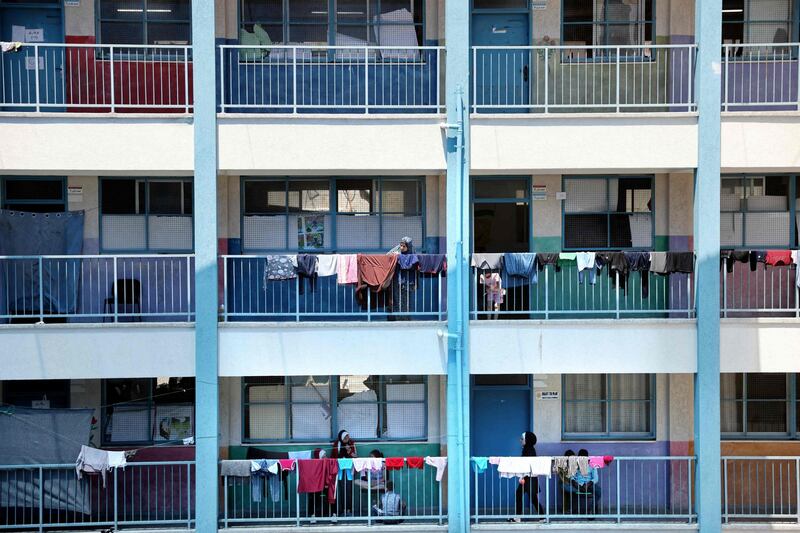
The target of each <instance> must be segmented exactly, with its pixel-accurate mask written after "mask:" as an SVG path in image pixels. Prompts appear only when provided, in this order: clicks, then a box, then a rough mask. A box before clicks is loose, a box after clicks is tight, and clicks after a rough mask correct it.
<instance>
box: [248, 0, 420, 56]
mask: <svg viewBox="0 0 800 533" xmlns="http://www.w3.org/2000/svg"><path fill="white" fill-rule="evenodd" d="M326 1H327V6H328V7H327V10H328V16H327V20H326V21H325V27H326V30H327V44H326V45H327V46H336V33H337V29H338V26H339V25H342V26H344V27H359V26H360V27H366V28H367V39H366V40H367V43H368V45H367V46H380V45H378V44H377V43H376V44H372V43H371V40H370V35H371V34H374V31H375V30H374V28H376V27H380V26H381V25H386V26H407V24H400V23H385V24H381V23H375V22H372V21H371V18H372V16H373V15H370V13H369V4H370V2H375V3H376V6H377V7H376V9H377V10H378V11H377V12H378V13H381V2H382V0H364V2H365V3H366V4H367V18H366V21H365V22H352V23H347V22H346V23H341V22H339V21H338V20H337V14H338V13H337V10H336V0H326ZM408 2H409V3H410V6H411V16H412V19H413V17H414V16H415V15H416V10H415V8H414V2H415V0H408ZM420 2H421V4H422V5H421V13H420V21H419V22H416V21H415V22H414V23H413V24H412V26H413V27H414V31H415V32H417V31H418V30H417V28H420V30H419V33H418V35H419V39H418V40H419V44H418V46H425V42H426V41H425V22H426V21H425V2H426V0H420ZM290 3H291V0H281V13H282V20H280V21H278V20H246V19H245V17H244V0H237V9H236V17H237V25H236V28H237V39H238V38H239V32H241V30H242V28H244V26H245V25H254V24H261V25H262V27H263V26H265V25H266V26H278V25H280V26H281V32H282V37H283V38H282V39H281V42H282V43H283V44H284V45H285V44H287V43H288V42H291V39H290V36H291V26H292V25H297V26H318V25H320V24H321V23H317V22H307V21H301V22H292V20H291V17H290V15H289V13H290V12H289V4H290ZM370 32H372V33H370ZM376 41H377V39H376ZM297 45H298V46H312V45H310V44H308V43H297ZM315 60H317V61H319V60H333V55H332V54H325V53H320V54H317V55H315ZM351 62H352V61H351Z"/></svg>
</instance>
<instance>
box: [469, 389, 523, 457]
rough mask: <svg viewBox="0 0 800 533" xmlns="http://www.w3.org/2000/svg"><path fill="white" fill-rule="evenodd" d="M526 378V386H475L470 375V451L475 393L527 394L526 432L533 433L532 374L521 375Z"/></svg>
mask: <svg viewBox="0 0 800 533" xmlns="http://www.w3.org/2000/svg"><path fill="white" fill-rule="evenodd" d="M523 375H524V376H525V377H526V378H527V385H476V384H475V374H471V375H470V377H469V405H470V410H469V423H470V439H469V440H470V442H469V445H470V450H472V439H473V438H474V436H473V432H472V425H473V424H474V423H475V419H474V413H475V410H474V409H473V408H472V406H473V405H475V392H476V391H490V390H499V391H524V392H527V393H528V401H529V403H528V405H529V406H530V412H529V415H530V416H529V420H528V428H529V429H527V430H526V431H533V422H534V419H535V415H534V412H533V411H534V404H533V400H534V397H533V374H523Z"/></svg>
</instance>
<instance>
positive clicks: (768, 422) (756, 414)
mask: <svg viewBox="0 0 800 533" xmlns="http://www.w3.org/2000/svg"><path fill="white" fill-rule="evenodd" d="M747 431H748V432H752V433H785V432H786V402H785V401H784V402H763V401H755V402H753V401H750V402H747Z"/></svg>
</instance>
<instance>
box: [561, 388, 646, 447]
mask: <svg viewBox="0 0 800 533" xmlns="http://www.w3.org/2000/svg"><path fill="white" fill-rule="evenodd" d="M563 387H564V393H563V394H564V403H563V409H564V415H563V416H564V436H565V437H570V438H598V437H609V438H630V439H637V438H641V439H648V438H652V437H653V436H654V428H655V424H654V408H655V403H654V402H655V377H654V376H653V375H651V374H567V375H565V376H564V380H563Z"/></svg>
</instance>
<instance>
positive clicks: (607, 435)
mask: <svg viewBox="0 0 800 533" xmlns="http://www.w3.org/2000/svg"><path fill="white" fill-rule="evenodd" d="M570 375H574V374H562V375H561V391H562V400H561V439H562V440H576V441H589V440H620V441H648V440H656V430H657V428H658V421H657V420H656V416H657V399H658V394H657V390H656V385H657V381H656V378H657V375H656V374H646V375H647V377H648V379H649V381H650V398H649V399H647V400H640V399H637V400H613V399H611V396H612V394H611V376H612V375H613V374H600V375H601V376H603V377H604V379H605V397H604V398H602V399H600V400H568V399H567V397H566V390H567V378H568V376H570ZM594 375H597V374H594ZM632 402H637V403H644V402H648V403H649V404H650V405H649V408H650V431H649V432H620V431H617V432H613V431H611V427H612V423H611V416H612V411H611V406H612V405H613V404H614V403H632ZM574 403H600V404H603V405H604V406H605V413H606V420H605V426H606V428H605V429H606V430H605V431H604V432H602V433H577V432H568V431H567V405H568V404H574Z"/></svg>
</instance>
